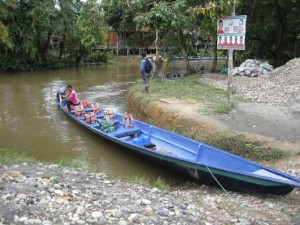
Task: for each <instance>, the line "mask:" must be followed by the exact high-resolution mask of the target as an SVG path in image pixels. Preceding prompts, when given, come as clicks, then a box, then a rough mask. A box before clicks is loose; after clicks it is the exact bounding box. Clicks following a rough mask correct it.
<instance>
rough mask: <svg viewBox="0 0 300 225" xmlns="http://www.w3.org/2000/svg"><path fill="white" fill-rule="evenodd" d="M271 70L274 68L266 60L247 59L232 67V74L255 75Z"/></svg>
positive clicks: (264, 73)
mask: <svg viewBox="0 0 300 225" xmlns="http://www.w3.org/2000/svg"><path fill="white" fill-rule="evenodd" d="M272 70H274V68H273V66H272V65H270V64H269V63H268V62H262V61H259V60H256V59H247V60H246V61H245V62H243V63H242V64H241V65H240V66H239V67H235V68H234V70H233V75H241V76H248V77H257V76H259V75H266V74H268V73H269V72H271V71H272Z"/></svg>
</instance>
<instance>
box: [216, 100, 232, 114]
mask: <svg viewBox="0 0 300 225" xmlns="http://www.w3.org/2000/svg"><path fill="white" fill-rule="evenodd" d="M236 107H237V103H236V102H234V103H233V107H230V106H229V105H228V104H227V102H225V101H220V102H218V103H216V104H215V105H213V106H212V109H211V110H212V112H213V113H217V114H228V113H229V112H230V111H231V110H232V109H236Z"/></svg>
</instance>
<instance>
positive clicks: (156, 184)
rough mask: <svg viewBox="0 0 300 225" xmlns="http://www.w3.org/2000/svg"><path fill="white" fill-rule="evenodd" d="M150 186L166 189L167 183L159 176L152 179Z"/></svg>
mask: <svg viewBox="0 0 300 225" xmlns="http://www.w3.org/2000/svg"><path fill="white" fill-rule="evenodd" d="M150 186H151V187H152V188H158V189H160V190H166V189H168V188H169V185H168V184H167V183H166V181H165V180H164V179H162V178H161V177H160V176H159V177H158V178H156V179H155V180H153V181H152V183H151V184H150Z"/></svg>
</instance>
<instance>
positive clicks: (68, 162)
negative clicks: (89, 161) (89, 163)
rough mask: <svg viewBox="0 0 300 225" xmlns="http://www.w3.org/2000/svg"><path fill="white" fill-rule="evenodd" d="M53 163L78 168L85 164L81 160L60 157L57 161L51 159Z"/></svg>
mask: <svg viewBox="0 0 300 225" xmlns="http://www.w3.org/2000/svg"><path fill="white" fill-rule="evenodd" d="M53 162H54V163H56V164H58V165H59V166H66V167H71V168H74V169H78V168H84V167H85V165H84V163H83V162H82V161H74V160H71V159H68V158H62V159H60V160H58V161H53Z"/></svg>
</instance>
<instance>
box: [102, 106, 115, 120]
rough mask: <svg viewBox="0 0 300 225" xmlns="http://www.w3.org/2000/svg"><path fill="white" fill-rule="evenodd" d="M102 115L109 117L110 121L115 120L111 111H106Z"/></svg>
mask: <svg viewBox="0 0 300 225" xmlns="http://www.w3.org/2000/svg"><path fill="white" fill-rule="evenodd" d="M104 115H105V116H109V118H110V119H112V120H113V119H114V118H115V115H114V113H113V111H112V110H110V109H109V110H107V111H105V112H104Z"/></svg>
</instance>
